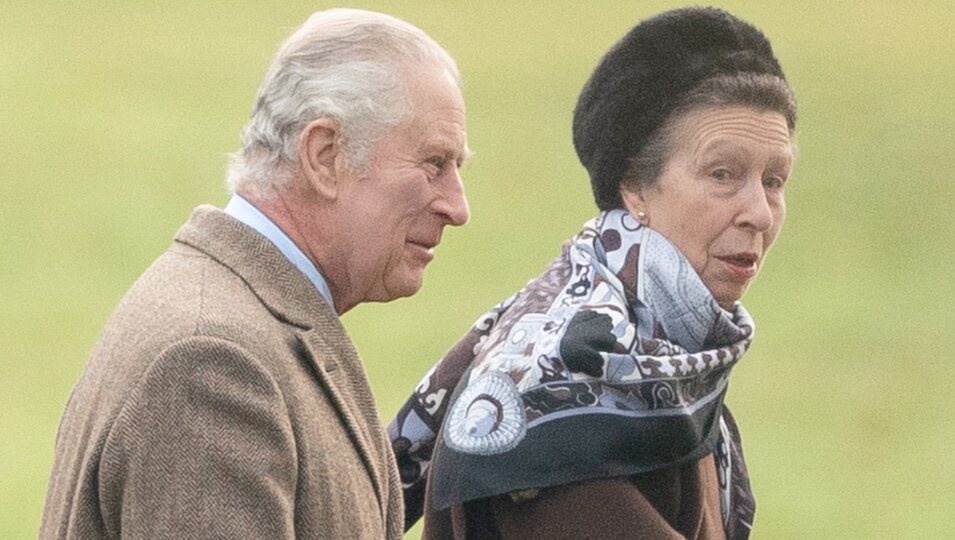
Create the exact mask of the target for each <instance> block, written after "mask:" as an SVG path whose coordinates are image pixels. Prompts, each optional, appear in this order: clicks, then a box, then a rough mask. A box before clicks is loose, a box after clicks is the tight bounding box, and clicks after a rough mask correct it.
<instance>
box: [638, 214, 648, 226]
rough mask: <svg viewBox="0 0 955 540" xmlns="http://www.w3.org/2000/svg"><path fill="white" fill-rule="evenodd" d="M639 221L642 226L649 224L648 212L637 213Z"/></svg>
mask: <svg viewBox="0 0 955 540" xmlns="http://www.w3.org/2000/svg"><path fill="white" fill-rule="evenodd" d="M637 221H639V222H640V225H646V224H647V213H646V212H637Z"/></svg>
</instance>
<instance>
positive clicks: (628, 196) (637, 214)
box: [620, 184, 650, 225]
mask: <svg viewBox="0 0 955 540" xmlns="http://www.w3.org/2000/svg"><path fill="white" fill-rule="evenodd" d="M620 198H621V199H622V200H623V206H624V208H626V209H627V212H629V213H630V215H631V216H632V217H633V219H635V220H637V221H639V222H640V223H641V224H642V225H647V224H648V223H649V222H650V216H649V215H648V214H647V203H646V201H645V200H644V198H643V193H642V191H641V190H640V187H639V186H630V185H626V184H620Z"/></svg>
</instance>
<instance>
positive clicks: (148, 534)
mask: <svg viewBox="0 0 955 540" xmlns="http://www.w3.org/2000/svg"><path fill="white" fill-rule="evenodd" d="M458 77H459V75H458V71H457V68H456V66H455V64H454V61H453V60H452V59H451V58H450V56H449V55H448V54H447V52H445V51H444V50H443V49H442V48H441V47H440V46H438V45H437V43H435V42H434V41H433V40H432V39H431V38H429V37H428V36H427V35H426V34H424V33H423V32H422V31H421V30H419V29H417V28H415V27H413V26H411V25H409V24H407V23H405V22H402V21H399V20H397V19H394V18H392V17H389V16H386V15H381V14H376V13H369V12H364V11H357V10H331V11H325V12H320V13H317V14H315V15H313V16H312V17H311V18H310V19H309V20H308V21H307V22H306V23H305V24H304V25H303V26H302V27H301V28H299V29H298V30H297V31H296V32H295V33H294V34H293V35H292V36H291V37H290V38H289V39H288V40H287V41H286V42H285V43H284V44H283V45H282V47H281V49H280V50H279V52H278V54H277V55H276V58H275V60H274V61H273V64H272V66H271V67H270V69H269V71H268V73H267V74H266V77H265V80H264V82H263V83H262V86H261V88H260V90H259V94H258V96H257V99H256V102H255V106H254V109H253V112H252V117H251V120H250V122H249V124H248V126H247V127H246V129H245V132H244V134H243V137H242V149H241V150H240V151H239V152H237V153H236V155H234V156H233V160H232V163H231V165H230V171H229V178H228V182H229V185H230V186H231V188H232V189H233V191H234V193H235V195H234V196H233V198H232V200H231V201H230V202H229V204H228V205H227V206H226V208H225V210H224V211H221V210H218V209H215V208H212V207H207V206H203V207H199V208H198V209H196V211H195V212H194V214H193V215H192V217H191V218H190V219H189V221H188V222H187V223H186V224H185V225H184V226H183V227H182V229H181V230H180V231H179V232H178V234H177V235H176V239H175V242H174V243H173V245H172V247H170V249H169V250H168V251H167V252H166V253H165V254H164V255H162V256H161V257H160V258H159V259H158V260H157V261H156V262H155V263H154V264H153V265H152V266H151V267H150V268H149V269H148V270H147V271H146V273H145V274H144V275H143V276H142V277H141V278H140V279H139V280H138V281H137V282H136V284H135V285H133V287H132V289H131V290H130V291H129V292H128V293H127V295H126V297H125V298H124V299H123V301H122V302H121V304H120V305H119V307H118V308H117V310H116V312H115V313H114V315H113V316H112V317H111V319H110V321H109V322H108V324H107V326H106V329H105V330H104V332H103V336H102V338H101V339H100V342H99V343H98V344H97V346H96V347H95V349H94V351H93V353H92V356H91V358H90V360H89V363H88V365H87V367H86V370H85V372H84V373H83V376H82V378H81V379H80V381H79V382H78V384H77V385H76V388H75V389H74V391H73V394H72V395H71V397H70V400H69V403H68V405H67V407H66V412H65V413H64V416H63V419H62V422H61V425H60V430H59V434H58V436H57V446H56V456H55V463H54V467H53V472H52V475H51V479H50V486H49V491H48V494H47V501H46V508H45V510H44V515H43V524H42V528H41V531H40V536H41V537H43V538H100V537H130V538H213V537H216V538H291V537H298V538H313V537H323V538H348V539H355V538H369V539H371V538H375V539H380V538H399V537H400V536H401V534H402V502H401V485H400V483H399V481H398V477H397V472H396V469H395V465H394V460H393V457H392V454H391V453H390V450H389V448H388V443H387V441H386V439H385V435H384V433H383V431H382V429H381V426H380V425H379V422H378V418H377V415H376V412H375V409H374V403H373V399H372V395H371V392H370V389H369V387H368V383H367V380H366V378H365V373H364V370H363V369H362V366H361V363H360V360H359V358H358V355H357V353H356V352H355V350H354V348H353V346H352V344H351V341H350V340H349V338H348V337H347V335H346V334H345V331H344V329H343V328H342V326H341V323H340V322H339V319H338V316H339V315H341V314H342V313H345V312H346V311H348V310H349V309H351V308H352V307H354V306H356V305H357V304H359V303H361V302H370V301H380V302H384V301H388V300H392V299H394V298H398V297H402V296H408V295H411V294H413V293H415V292H416V291H417V290H418V288H419V287H420V286H421V280H422V272H423V270H424V267H425V266H426V265H427V264H428V262H429V261H430V260H431V259H432V258H433V256H434V252H433V250H434V247H435V246H436V245H437V244H438V242H439V241H440V239H441V233H442V230H443V228H444V227H445V226H446V225H462V224H464V223H465V222H466V221H467V219H468V207H467V202H466V199H465V196H464V191H463V186H462V184H461V178H460V176H459V173H458V171H459V168H460V166H461V164H462V161H463V160H464V159H465V158H466V155H467V146H466V140H465V113H464V104H463V100H462V97H461V92H460V88H459V81H458Z"/></svg>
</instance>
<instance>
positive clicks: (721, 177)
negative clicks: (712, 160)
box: [710, 169, 733, 182]
mask: <svg viewBox="0 0 955 540" xmlns="http://www.w3.org/2000/svg"><path fill="white" fill-rule="evenodd" d="M710 175H711V176H712V177H713V178H715V179H716V180H717V181H719V182H729V181H730V180H732V178H733V173H731V172H730V170H729V169H716V170H714V171H713V172H712V173H710Z"/></svg>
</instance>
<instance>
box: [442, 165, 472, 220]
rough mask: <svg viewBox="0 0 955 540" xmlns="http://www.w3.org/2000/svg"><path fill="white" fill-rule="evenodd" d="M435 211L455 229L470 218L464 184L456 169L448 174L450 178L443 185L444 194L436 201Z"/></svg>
mask: <svg viewBox="0 0 955 540" xmlns="http://www.w3.org/2000/svg"><path fill="white" fill-rule="evenodd" d="M435 210H436V211H437V212H438V213H439V214H441V215H443V216H444V217H445V220H446V221H447V223H448V224H449V225H454V226H455V227H458V226H461V225H464V224H465V223H467V222H468V219H469V218H470V217H471V212H470V210H469V208H468V199H467V196H465V194H464V182H463V181H462V180H461V173H460V172H459V171H458V170H457V169H454V171H453V172H451V173H450V178H449V179H448V181H447V182H446V184H445V189H444V192H443V193H442V194H441V197H440V198H439V199H438V201H437V207H436V209H435Z"/></svg>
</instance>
